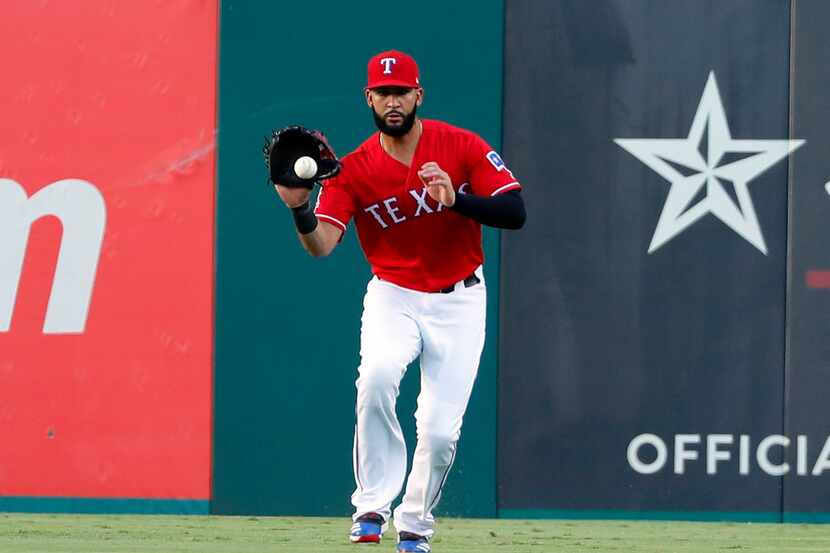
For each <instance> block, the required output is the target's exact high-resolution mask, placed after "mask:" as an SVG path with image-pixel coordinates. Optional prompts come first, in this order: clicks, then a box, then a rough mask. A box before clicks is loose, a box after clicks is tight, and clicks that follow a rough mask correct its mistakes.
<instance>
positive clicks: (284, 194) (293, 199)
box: [274, 184, 311, 207]
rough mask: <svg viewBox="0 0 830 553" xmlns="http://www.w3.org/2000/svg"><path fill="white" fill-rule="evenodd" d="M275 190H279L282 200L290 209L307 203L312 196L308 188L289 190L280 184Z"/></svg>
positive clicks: (275, 186) (276, 185)
mask: <svg viewBox="0 0 830 553" xmlns="http://www.w3.org/2000/svg"><path fill="white" fill-rule="evenodd" d="M274 188H276V189H277V194H279V195H280V199H281V200H282V201H283V202H284V203H285V205H287V206H288V207H299V206H301V205H303V204H304V203H306V202H307V201H308V199H309V197H310V196H311V190H309V189H308V188H289V187H287V186H282V185H280V184H275V185H274Z"/></svg>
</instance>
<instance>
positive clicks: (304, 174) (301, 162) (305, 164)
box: [294, 156, 317, 179]
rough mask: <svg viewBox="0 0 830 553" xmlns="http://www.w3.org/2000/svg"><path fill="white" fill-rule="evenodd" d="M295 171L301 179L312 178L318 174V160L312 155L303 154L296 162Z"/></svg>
mask: <svg viewBox="0 0 830 553" xmlns="http://www.w3.org/2000/svg"><path fill="white" fill-rule="evenodd" d="M294 172H295V173H297V176H298V177H300V178H301V179H310V178H311V177H313V176H314V175H316V174H317V162H316V161H314V158H312V157H309V156H303V157H301V158H299V159H298V160H297V161H295V162H294Z"/></svg>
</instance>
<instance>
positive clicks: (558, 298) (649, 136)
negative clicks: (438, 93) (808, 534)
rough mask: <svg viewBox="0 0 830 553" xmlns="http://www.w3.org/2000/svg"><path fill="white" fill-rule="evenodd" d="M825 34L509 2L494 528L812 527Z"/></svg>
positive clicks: (723, 13) (763, 15)
mask: <svg viewBox="0 0 830 553" xmlns="http://www.w3.org/2000/svg"><path fill="white" fill-rule="evenodd" d="M828 15H830V5H828V4H827V3H822V2H794V3H792V4H790V3H789V2H786V1H770V2H757V1H751V0H736V1H729V2H715V1H686V2H662V3H661V2H648V1H642V0H631V1H629V0H626V1H624V2H623V1H602V2H601V1H596V2H579V1H563V2H550V3H539V2H531V1H519V0H512V1H509V2H508V3H507V16H506V35H505V36H506V47H505V68H506V71H505V108H504V109H505V112H504V115H505V117H504V143H503V149H504V155H505V159H506V160H508V162H509V163H510V164H511V165H512V168H513V170H514V171H515V172H516V174H517V175H519V176H520V178H522V179H523V180H525V181H528V182H530V183H531V186H528V187H527V192H526V197H527V200H528V206H529V212H528V220H529V224H528V226H527V228H526V229H525V230H523V231H522V232H521V233H515V234H514V233H506V234H505V235H504V236H503V239H502V260H503V264H502V271H503V279H502V305H503V306H504V312H503V317H502V321H501V328H502V333H501V342H500V365H499V368H500V375H501V378H500V380H499V406H500V412H502V413H510V414H511V416H510V418H508V417H501V418H500V420H499V439H498V443H499V456H498V467H499V474H498V482H499V512H500V513H501V514H502V515H507V516H591V517H593V516H601V517H606V516H611V517H618V516H637V517H639V516H643V517H650V516H651V517H673V518H677V517H689V518H703V519H714V518H728V519H749V520H779V519H781V518H782V517H783V518H787V519H793V520H796V519H798V520H801V519H808V520H809V519H812V518H816V517H819V518H821V517H823V516H825V515H824V514H823V513H824V512H825V511H827V502H826V498H827V495H828V493H830V487H828V484H827V481H828V480H827V479H828V477H830V476H828V474H827V471H828V470H830V449H826V450H823V447H824V445H825V442H826V440H827V437H828V434H830V433H829V432H828V425H827V423H826V419H827V413H828V411H827V404H826V401H824V400H823V399H822V398H824V397H825V395H826V394H824V386H822V385H823V384H827V383H828V382H829V381H828V378H827V376H828V373H827V369H828V361H830V357H828V351H827V348H826V346H825V345H824V342H826V339H825V337H826V335H827V331H828V328H830V326H828V324H827V323H828V319H827V310H826V309H823V307H824V305H823V302H826V301H827V295H826V294H827V291H826V290H823V291H822V290H816V289H810V288H808V287H805V277H806V273H807V271H808V270H810V268H815V267H819V268H820V267H828V263H827V253H826V247H825V244H824V241H823V240H822V238H821V225H822V224H823V223H824V222H826V220H827V215H828V207H830V198H828V197H827V193H826V192H825V191H824V183H825V182H826V181H827V180H828V179H830V171H829V170H828V166H827V160H826V157H827V151H828V148H827V143H826V141H827V138H826V137H827V131H826V129H827V123H828V114H830V112H828V110H827V109H826V108H827V100H826V94H825V91H826V89H827V88H826V86H827V78H826V75H827V72H826V71H825V70H823V69H822V70H819V69H818V67H819V66H820V63H819V62H818V60H819V59H827V58H826V56H827V53H828V51H827V46H826V41H823V40H822V39H820V38H819V37H820V36H821V31H820V25H821V24H820V23H819V22H820V21H826V20H827V19H826V18H827V16H828ZM817 64H818V65H817ZM530 68H532V70H530ZM540 91H544V93H540ZM822 108H823V109H822ZM528 137H532V140H529V139H528ZM789 151H793V153H792V154H791V156H789V157H788V156H787V153H788V152H789ZM707 167H708V168H709V169H707ZM707 175H708V176H707ZM790 202H792V203H790ZM528 274H532V275H533V276H534V281H535V282H536V284H535V285H533V286H529V285H528V281H527V275H528ZM788 323H789V324H788ZM517 420H523V421H533V422H532V423H530V424H516V421H517ZM517 452H525V455H518V454H517Z"/></svg>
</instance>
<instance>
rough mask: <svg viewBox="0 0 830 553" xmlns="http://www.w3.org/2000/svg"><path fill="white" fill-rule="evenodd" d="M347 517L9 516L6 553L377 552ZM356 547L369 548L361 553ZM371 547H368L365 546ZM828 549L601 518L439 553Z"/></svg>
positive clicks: (445, 534) (477, 534) (743, 529)
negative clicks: (355, 541)
mask: <svg viewBox="0 0 830 553" xmlns="http://www.w3.org/2000/svg"><path fill="white" fill-rule="evenodd" d="M350 525H351V521H350V519H348V518H313V517H308V518H297V517H224V516H223V517H219V516H194V517H187V516H173V515H169V516H153V515H30V514H0V551H2V552H3V553H46V552H49V553H128V552H129V553H151V552H152V553H162V552H164V553H196V552H199V553H220V552H221V553H269V552H274V553H277V552H279V553H283V552H284V553H289V552H291V553H317V552H320V553H323V552H325V553H338V552H342V553H356V551H358V552H361V553H375V552H378V553H379V552H381V551H390V552H391V551H393V550H394V546H393V545H392V542H394V537H393V536H394V534H391V533H390V534H387V539H386V540H384V543H383V544H381V545H380V547H374V546H355V545H352V544H349V543H348V538H347V532H348V529H349V526H350ZM355 547H358V548H360V547H363V548H364V549H358V550H356V549H355ZM365 548H368V550H367V549H365ZM473 551H475V552H476V553H479V552H483V553H497V552H498V553H531V552H532V553H580V552H589V551H590V552H594V553H596V552H602V553H605V552H612V553H617V552H618V553H623V552H625V553H712V552H718V551H722V552H729V553H736V552H737V553H744V552H751V553H796V552H798V553H819V552H821V553H826V552H827V551H830V526H827V525H809V524H783V525H782V524H755V523H715V522H655V521H619V520H615V521H602V520H590V521H583V520H504V519H498V520H487V519H453V518H444V519H440V520H439V524H438V528H437V534H436V538H435V540H433V552H434V553H470V552H473Z"/></svg>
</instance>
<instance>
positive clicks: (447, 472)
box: [427, 443, 458, 513]
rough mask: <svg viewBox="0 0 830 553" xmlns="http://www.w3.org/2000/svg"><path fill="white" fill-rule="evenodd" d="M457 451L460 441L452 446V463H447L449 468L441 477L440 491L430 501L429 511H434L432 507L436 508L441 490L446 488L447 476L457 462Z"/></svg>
mask: <svg viewBox="0 0 830 553" xmlns="http://www.w3.org/2000/svg"><path fill="white" fill-rule="evenodd" d="M456 451H458V443H456V444H455V445H454V446H453V448H452V457H450V464H449V465H447V469H446V470H445V471H444V476H443V477H442V478H441V485H440V486H438V491H437V492H435V497H433V498H432V501H430V503H429V509H428V510H427V512H428V513H430V512H432V509H434V508H435V504H436V503H438V499H439V498H440V497H441V490H443V489H444V484H446V483H447V476H449V474H450V469H451V468H452V464H453V463H454V462H455V452H456Z"/></svg>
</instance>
